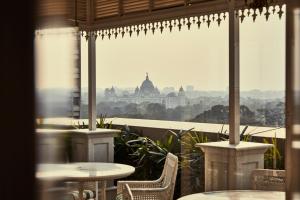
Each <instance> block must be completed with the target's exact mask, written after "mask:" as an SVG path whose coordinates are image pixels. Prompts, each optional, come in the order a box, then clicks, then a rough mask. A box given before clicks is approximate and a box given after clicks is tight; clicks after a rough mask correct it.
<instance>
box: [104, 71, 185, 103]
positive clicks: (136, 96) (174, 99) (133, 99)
mask: <svg viewBox="0 0 300 200" xmlns="http://www.w3.org/2000/svg"><path fill="white" fill-rule="evenodd" d="M105 99H106V101H113V102H117V101H125V102H127V103H136V104H140V103H143V102H149V103H160V104H164V105H165V106H166V108H176V107H177V106H185V105H186V96H185V92H184V90H183V88H182V87H181V88H180V89H179V92H178V94H176V93H174V92H173V93H172V94H168V95H166V96H165V95H162V94H160V91H159V89H158V88H157V87H155V86H154V84H153V82H152V81H151V80H150V79H149V76H148V73H147V74H146V79H145V80H144V81H143V82H142V84H141V86H140V87H136V88H135V90H134V93H132V94H128V93H127V94H126V95H122V96H117V95H116V93H115V91H114V89H113V87H112V88H111V89H105Z"/></svg>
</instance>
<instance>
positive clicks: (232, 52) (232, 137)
mask: <svg viewBox="0 0 300 200" xmlns="http://www.w3.org/2000/svg"><path fill="white" fill-rule="evenodd" d="M236 12H238V10H235V0H229V143H230V144H234V145H237V144H239V143H240V58H239V57H240V52H239V51H240V30H239V16H238V15H236Z"/></svg>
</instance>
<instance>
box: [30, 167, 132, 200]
mask: <svg viewBox="0 0 300 200" xmlns="http://www.w3.org/2000/svg"><path fill="white" fill-rule="evenodd" d="M134 171H135V168H134V167H132V166H129V165H124V164H117V163H99V162H81V163H67V164H39V165H38V166H37V172H36V177H37V178H38V179H41V180H60V181H74V182H78V183H79V196H80V199H83V194H82V193H83V189H84V188H83V183H84V182H93V181H95V188H96V199H98V191H97V190H98V181H99V182H101V196H102V198H101V199H103V200H106V194H105V193H106V192H105V189H106V181H108V180H113V179H119V178H123V177H126V176H129V175H131V174H132V173H133V172H134Z"/></svg>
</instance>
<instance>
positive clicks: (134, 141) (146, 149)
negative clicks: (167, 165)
mask: <svg viewBox="0 0 300 200" xmlns="http://www.w3.org/2000/svg"><path fill="white" fill-rule="evenodd" d="M166 135H167V136H166V137H164V139H163V140H158V141H153V140H151V139H150V138H148V137H144V136H143V134H142V133H141V132H138V131H132V130H130V129H129V127H128V126H125V127H124V128H123V130H122V133H121V135H120V136H119V137H117V138H115V161H116V162H118V163H124V164H129V165H132V166H135V167H136V172H135V173H134V174H133V175H132V176H130V177H129V179H134V180H153V179H157V178H158V177H159V176H160V174H161V172H162V170H163V166H164V162H165V158H166V156H167V154H168V152H172V153H174V154H176V155H177V156H178V157H179V169H180V170H179V171H178V176H177V184H176V190H175V191H176V192H175V196H174V197H179V196H180V192H179V191H180V188H181V185H180V183H181V173H182V171H183V170H186V171H188V174H185V180H188V182H185V185H186V187H192V191H194V192H201V191H203V190H204V156H203V153H202V152H201V151H200V149H197V148H195V144H196V143H201V142H207V137H205V136H203V135H202V134H200V135H199V134H197V133H196V132H192V129H190V130H187V131H179V132H178V133H176V132H174V131H172V130H169V131H168V132H167V133H166ZM199 165H202V166H203V167H202V168H201V167H199ZM187 183H188V184H187Z"/></svg>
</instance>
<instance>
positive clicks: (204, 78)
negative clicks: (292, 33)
mask: <svg viewBox="0 0 300 200" xmlns="http://www.w3.org/2000/svg"><path fill="white" fill-rule="evenodd" d="M240 30H241V31H240V37H241V38H240V45H241V46H240V49H241V51H240V53H241V54H240V61H241V90H251V89H261V90H284V87H285V86H284V78H285V75H284V66H285V16H284V17H283V19H282V20H279V19H278V15H275V16H273V15H271V16H270V19H269V21H268V22H266V21H265V19H264V16H261V17H258V19H257V21H256V22H255V23H253V22H252V18H245V21H244V22H243V23H242V24H241V26H240ZM61 37H63V36H61ZM64 39H65V38H64ZM65 40H66V39H65ZM69 40H70V39H69ZM81 42H82V48H81V51H82V63H81V64H82V86H83V87H87V42H86V41H85V38H82V40H81ZM37 43H38V44H39V45H40V46H39V47H40V49H43V48H46V47H47V48H50V49H52V50H48V51H46V50H44V51H43V52H48V53H50V54H51V59H50V58H49V59H46V60H45V61H47V62H48V64H47V67H48V68H49V69H48V70H46V69H43V70H40V73H39V74H41V77H43V76H42V74H43V73H44V74H46V76H47V77H48V78H47V77H44V78H39V79H38V85H39V87H41V88H48V87H55V86H61V85H63V84H61V83H62V82H63V79H64V78H63V74H64V73H67V71H64V72H62V70H63V69H61V68H62V66H64V65H68V64H70V63H71V61H70V62H69V63H66V61H64V62H62V63H57V62H58V59H57V58H58V57H59V58H60V57H64V56H67V55H65V54H67V53H68V51H65V52H61V53H59V50H61V49H63V48H64V47H63V45H68V42H66V41H63V39H62V38H60V40H59V44H58V43H57V42H55V41H53V40H52V41H51V42H50V43H51V44H48V43H49V42H45V41H44V43H43V45H44V46H43V45H42V44H41V43H42V42H37ZM46 43H47V44H46ZM69 45H71V46H72V42H71V41H69ZM96 48H97V49H96V55H97V61H96V62H97V87H98V88H105V87H111V86H116V87H136V86H140V84H141V82H142V81H143V80H144V79H145V74H146V72H148V73H149V76H150V79H151V80H152V81H153V83H154V84H155V85H156V86H158V87H159V88H160V89H161V88H163V87H170V86H172V87H175V88H176V89H178V88H179V87H180V86H181V85H182V86H184V87H185V86H186V85H193V86H194V87H195V88H196V89H200V90H226V89H227V88H228V76H229V75H228V62H229V61H228V54H229V52H228V21H225V22H224V21H223V22H222V23H221V26H220V27H218V25H217V24H216V23H213V24H212V25H211V27H210V28H207V25H206V24H202V25H201V28H200V29H198V28H197V27H196V26H193V27H192V28H191V30H187V28H186V27H184V28H183V30H181V31H180V32H179V31H178V30H177V29H174V30H173V31H172V33H169V31H168V30H165V31H164V32H163V34H161V33H160V32H159V30H157V31H156V33H155V34H154V35H153V34H152V33H151V32H150V31H149V32H148V33H147V35H146V36H144V34H143V32H141V33H140V36H139V37H136V36H135V35H133V36H132V37H131V38H130V37H129V36H125V37H124V38H123V39H122V38H120V37H119V38H118V39H114V38H113V39H110V40H108V39H107V38H106V39H104V40H101V38H98V39H97V45H96ZM67 60H70V59H67ZM47 67H45V68H47ZM54 69H57V70H56V72H53V71H55V70H54ZM45 72H47V73H45ZM65 75H66V74H65ZM51 77H52V78H51ZM53 78H54V79H53ZM65 78H66V77H65ZM42 80H43V81H42ZM45 80H47V81H45Z"/></svg>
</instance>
